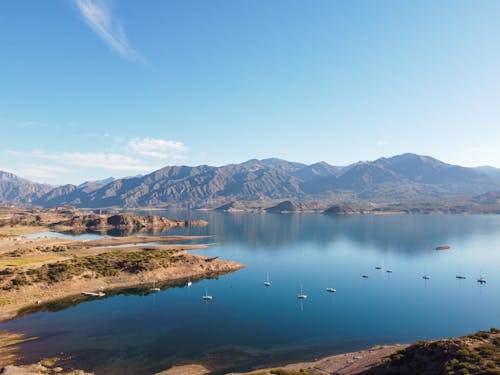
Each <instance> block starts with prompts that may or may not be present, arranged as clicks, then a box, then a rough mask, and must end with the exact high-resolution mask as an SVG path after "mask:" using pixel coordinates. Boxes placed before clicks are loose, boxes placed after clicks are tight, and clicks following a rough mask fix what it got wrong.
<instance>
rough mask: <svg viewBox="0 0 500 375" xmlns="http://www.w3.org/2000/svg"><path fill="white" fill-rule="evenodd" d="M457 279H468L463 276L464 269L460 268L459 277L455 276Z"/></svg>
mask: <svg viewBox="0 0 500 375" xmlns="http://www.w3.org/2000/svg"><path fill="white" fill-rule="evenodd" d="M455 277H456V278H457V279H460V280H465V279H466V277H465V276H464V275H462V267H461V266H460V267H458V275H457V276H455Z"/></svg>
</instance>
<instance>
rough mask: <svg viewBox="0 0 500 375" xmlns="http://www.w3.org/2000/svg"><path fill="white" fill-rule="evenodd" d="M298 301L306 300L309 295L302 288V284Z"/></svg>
mask: <svg viewBox="0 0 500 375" xmlns="http://www.w3.org/2000/svg"><path fill="white" fill-rule="evenodd" d="M297 298H298V299H306V298H307V294H304V290H303V288H302V284H300V294H299V295H298V296H297Z"/></svg>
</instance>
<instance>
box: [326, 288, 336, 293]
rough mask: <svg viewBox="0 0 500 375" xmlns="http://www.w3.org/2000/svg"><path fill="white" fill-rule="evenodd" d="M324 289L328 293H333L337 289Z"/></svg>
mask: <svg viewBox="0 0 500 375" xmlns="http://www.w3.org/2000/svg"><path fill="white" fill-rule="evenodd" d="M326 291H327V292H328V293H335V292H336V291H337V289H335V288H326Z"/></svg>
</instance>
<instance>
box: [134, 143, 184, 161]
mask: <svg viewBox="0 0 500 375" xmlns="http://www.w3.org/2000/svg"><path fill="white" fill-rule="evenodd" d="M129 146H130V148H131V150H132V152H134V153H135V154H137V155H141V156H147V157H151V158H156V159H176V160H177V159H182V158H184V156H185V154H186V152H187V151H188V150H189V148H188V147H186V145H184V143H182V142H178V141H169V140H165V139H155V138H134V139H132V140H131V141H130V142H129Z"/></svg>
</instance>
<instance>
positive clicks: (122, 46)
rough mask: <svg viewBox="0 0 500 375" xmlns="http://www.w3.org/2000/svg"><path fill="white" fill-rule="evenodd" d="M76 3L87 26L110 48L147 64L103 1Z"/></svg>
mask: <svg viewBox="0 0 500 375" xmlns="http://www.w3.org/2000/svg"><path fill="white" fill-rule="evenodd" d="M74 1H75V5H76V7H77V8H78V10H79V12H80V14H81V16H82V17H83V19H84V20H85V22H86V23H87V25H88V26H89V27H90V28H91V29H92V31H94V32H95V33H96V34H97V35H98V36H99V37H100V38H101V39H102V40H103V41H104V42H105V43H106V44H107V45H108V46H109V48H111V49H112V50H113V51H115V52H117V53H118V54H119V55H121V56H122V57H124V58H126V59H128V60H131V61H134V62H139V63H143V64H145V63H146V60H145V59H144V57H143V56H142V55H141V54H140V53H139V52H137V51H136V50H135V49H134V48H133V47H132V46H131V45H130V43H129V41H128V38H127V35H126V34H125V30H124V28H123V25H122V24H121V22H120V21H119V20H117V19H115V18H114V17H113V14H112V12H111V9H110V8H109V7H108V6H107V4H106V3H105V2H104V1H103V0H74Z"/></svg>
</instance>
